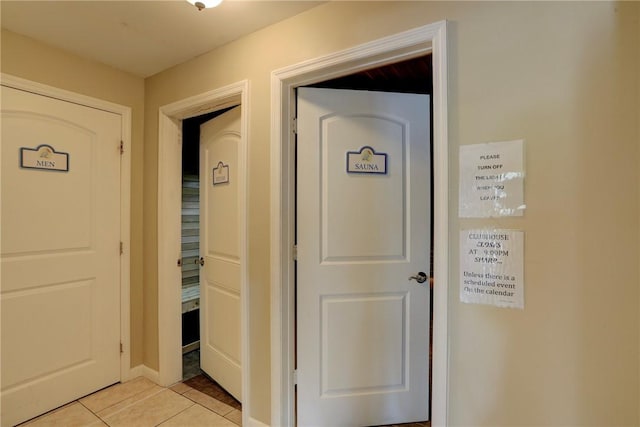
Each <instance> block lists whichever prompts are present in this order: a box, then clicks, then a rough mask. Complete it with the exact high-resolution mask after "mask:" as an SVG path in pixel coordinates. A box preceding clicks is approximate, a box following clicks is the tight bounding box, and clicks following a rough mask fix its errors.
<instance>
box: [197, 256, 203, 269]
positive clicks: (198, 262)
mask: <svg viewBox="0 0 640 427" xmlns="http://www.w3.org/2000/svg"><path fill="white" fill-rule="evenodd" d="M196 263H197V264H200V266H201V267H202V266H203V265H204V258H202V257H200V261H196Z"/></svg>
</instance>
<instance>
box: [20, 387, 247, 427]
mask: <svg viewBox="0 0 640 427" xmlns="http://www.w3.org/2000/svg"><path fill="white" fill-rule="evenodd" d="M241 425H242V412H241V411H240V410H238V409H234V408H233V407H231V406H229V405H227V404H226V403H223V402H220V401H219V400H217V399H214V398H213V397H211V396H208V395H206V394H204V393H202V392H200V391H198V390H195V389H193V388H191V387H189V386H188V385H186V384H184V383H178V384H175V385H174V386H172V387H169V388H165V387H160V386H158V385H156V384H154V383H153V382H151V381H149V380H148V379H146V378H143V377H138V378H135V379H133V380H131V381H128V382H126V383H121V384H116V385H114V386H111V387H108V388H106V389H104V390H100V391H98V392H96V393H93V394H91V395H89V396H87V397H83V398H82V399H80V400H77V401H75V402H72V403H70V404H68V405H65V406H63V407H61V408H58V409H56V410H54V411H51V412H49V413H46V414H44V415H42V416H40V417H38V418H35V419H33V420H31V421H28V422H26V423H24V424H21V427H24V426H30V427H44V426H47V427H49V426H64V427H81V426H92V427H93V426H96V427H97V426H113V427H125V426H126V427H131V426H140V427H146V426H149V427H151V426H163V427H168V426H182V427H184V426H189V427H197V426H211V427H237V426H241Z"/></svg>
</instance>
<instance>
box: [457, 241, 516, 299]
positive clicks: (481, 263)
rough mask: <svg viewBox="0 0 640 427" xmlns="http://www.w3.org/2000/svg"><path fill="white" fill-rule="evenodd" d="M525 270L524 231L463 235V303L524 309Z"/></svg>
mask: <svg viewBox="0 0 640 427" xmlns="http://www.w3.org/2000/svg"><path fill="white" fill-rule="evenodd" d="M523 266H524V232H523V231H516V230H482V229H481V230H462V231H460V301H462V302H466V303H475V304H488V305H494V306H497V307H510V308H520V309H524V267H523Z"/></svg>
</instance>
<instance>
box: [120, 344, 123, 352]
mask: <svg viewBox="0 0 640 427" xmlns="http://www.w3.org/2000/svg"><path fill="white" fill-rule="evenodd" d="M122 353H124V346H123V345H122V343H120V354H122Z"/></svg>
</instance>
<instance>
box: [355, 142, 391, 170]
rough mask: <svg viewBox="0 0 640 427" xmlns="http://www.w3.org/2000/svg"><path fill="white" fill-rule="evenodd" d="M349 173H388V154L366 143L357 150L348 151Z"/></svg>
mask: <svg viewBox="0 0 640 427" xmlns="http://www.w3.org/2000/svg"><path fill="white" fill-rule="evenodd" d="M347 173H365V174H380V175H385V174H386V173H387V154H386V153H376V150H374V149H373V148H371V147H369V146H367V145H365V146H364V147H362V148H361V149H359V150H357V151H347Z"/></svg>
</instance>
